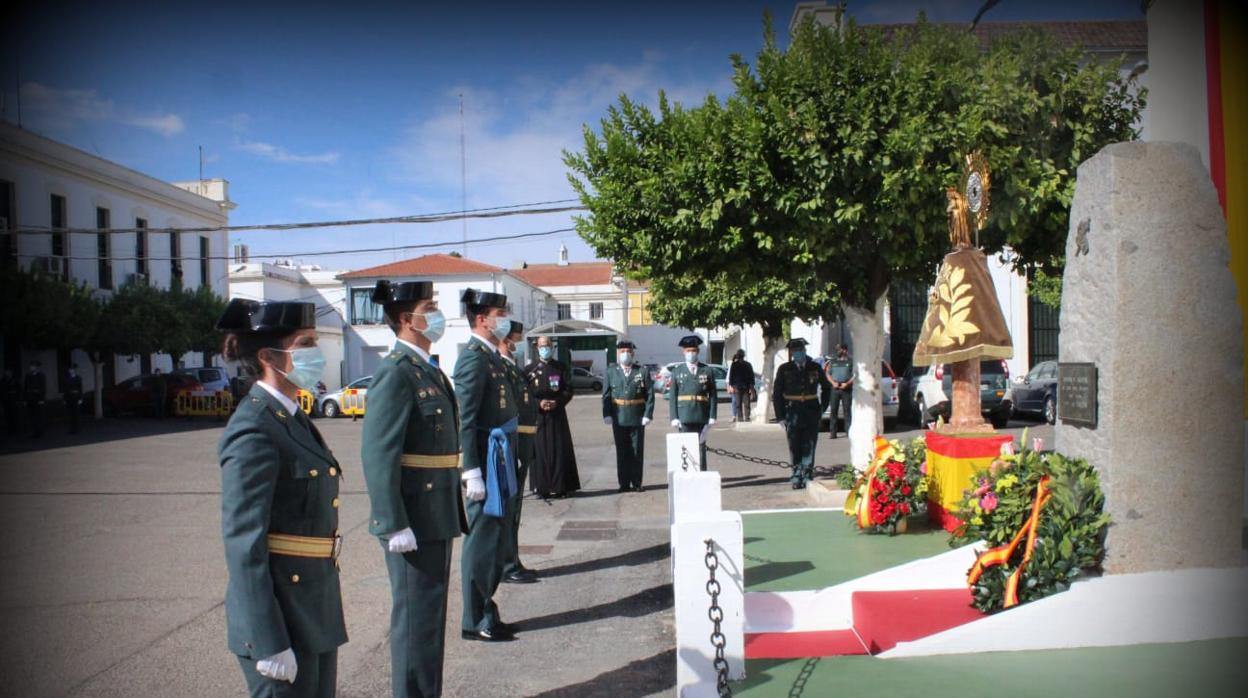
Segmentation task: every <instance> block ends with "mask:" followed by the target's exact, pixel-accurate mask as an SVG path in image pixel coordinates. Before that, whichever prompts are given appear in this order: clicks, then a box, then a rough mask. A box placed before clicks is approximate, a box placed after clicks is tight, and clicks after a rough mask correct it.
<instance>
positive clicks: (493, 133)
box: [0, 0, 1143, 269]
mask: <svg viewBox="0 0 1248 698" xmlns="http://www.w3.org/2000/svg"><path fill="white" fill-rule="evenodd" d="M23 4H25V5H29V6H30V7H25V8H22V9H20V10H19V9H6V10H5V11H4V12H5V14H4V17H5V21H4V22H3V25H4V29H3V30H0V33H2V35H3V39H4V41H3V48H0V52H3V54H2V59H3V62H4V66H3V68H4V70H3V71H2V73H0V90H2V91H3V96H4V100H3V105H4V109H3V118H4V119H5V120H8V121H16V119H17V115H16V99H15V96H16V95H15V93H16V85H17V83H18V78H17V76H18V74H19V65H20V81H21V84H22V122H23V125H24V126H25V127H26V128H29V129H31V130H34V131H37V132H39V133H42V134H44V135H47V136H49V137H52V138H55V139H57V140H61V141H64V142H67V143H69V144H71V145H73V146H76V147H78V148H81V149H83V150H85V151H87V152H90V153H96V154H99V155H100V156H102V157H105V158H107V159H110V160H114V161H116V162H119V163H121V164H123V165H126V166H128V167H131V168H134V169H136V170H139V171H141V172H144V173H147V174H150V175H152V176H154V177H157V178H160V179H165V180H170V181H174V180H185V179H194V178H195V177H196V176H197V170H198V151H197V148H198V146H201V145H202V146H203V148H204V153H205V165H204V174H205V176H207V177H223V178H225V179H228V180H229V181H230V192H231V198H233V199H234V200H235V201H236V202H237V203H238V208H237V209H236V210H235V211H234V212H233V214H232V217H231V223H233V224H255V223H278V222H292V221H318V220H334V219H346V218H352V219H354V218H373V217H382V216H398V215H410V214H419V213H430V212H441V211H453V210H457V209H459V207H460V196H461V195H460V151H459V128H460V122H459V117H458V95H460V94H462V95H463V96H464V102H465V131H466V144H467V148H466V152H467V170H468V175H467V183H468V186H467V205H468V208H477V207H488V206H498V205H511V204H520V203H526V202H534V201H547V200H555V199H564V198H569V197H570V196H571V195H572V192H571V189H570V188H569V186H568V184H567V181H566V174H565V170H564V168H563V165H562V163H561V159H560V151H561V149H563V148H576V147H577V146H578V145H579V144H580V138H581V135H580V134H581V131H580V129H581V125H582V124H584V123H590V124H596V123H597V120H598V118H599V117H600V116H601V115H602V113H603V112H604V111H605V109H606V108H607V107H608V106H609V105H610V104H612V103H613V102H614V101H615V98H616V96H617V95H618V94H620V93H622V92H623V93H627V94H629V95H630V96H632V97H634V98H637V99H641V100H642V101H646V102H651V103H652V102H653V101H654V96H655V95H656V93H657V91H658V90H659V89H664V90H666V91H667V92H668V94H669V95H671V96H672V97H673V98H675V99H677V100H679V101H684V102H693V101H699V100H701V99H702V98H703V97H704V96H705V95H706V93H708V92H714V93H717V94H725V93H727V92H728V91H729V89H730V83H729V74H730V66H729V61H728V56H729V54H731V53H741V54H743V55H745V56H746V57H747V59H748V58H749V57H751V56H752V55H753V54H754V53H755V52H756V51H757V50H758V48H759V47H760V45H761V36H762V16H763V12H764V10H767V9H769V10H770V11H771V13H772V16H773V17H774V18H775V24H776V26H777V27H778V28H781V29H783V28H784V27H786V26H787V25H788V21H789V18H790V16H791V14H792V12H793V8H794V7H795V5H796V3H794V2H743V1H734V0H721V1H719V2H673V1H671V0H669V1H668V2H663V3H656V2H599V3H590V2H531V3H525V2H519V1H515V2H508V3H503V2H491V1H480V2H459V3H449V2H419V1H409V2H370V1H367V0H357V1H355V2H350V3H346V2H317V1H315V0H311V1H306V2H270V3H259V2H252V3H236V2H215V3H209V4H206V5H205V4H194V3H180V2H154V1H153V2H110V3H101V2H78V3H66V2H55V1H49V2H43V3H23ZM981 4H982V2H981V0H943V1H934V2H891V1H887V0H879V1H876V2H853V1H851V2H849V3H848V5H849V12H850V14H852V15H854V16H855V17H857V18H858V19H859V21H862V22H899V21H910V20H913V18H914V17H915V16H916V14H917V13H918V12H919V11H920V10H923V11H925V12H926V13H927V15H928V17H929V19H932V20H934V21H959V22H961V21H969V20H970V18H971V17H973V16H974V14H975V12H976V10H977V9H978V8H979V6H980V5H981ZM36 5H37V7H36ZM14 13H20V14H14ZM1142 17H1143V15H1142V14H1141V11H1140V2H1139V0H1116V1H1104V2H1100V1H1096V0H1087V1H1085V2H1070V1H1065V0H1062V1H1056V2H1046V3H1035V2H1028V1H1024V0H1002V2H1000V4H998V5H997V6H996V7H995V8H993V9H992V10H991V11H990V12H989V14H988V15H987V17H986V19H985V21H993V20H995V21H1005V20H1055V19H1142ZM19 57H20V64H19ZM568 227H571V221H570V219H569V216H568V215H567V214H552V215H542V216H528V217H514V218H509V219H501V220H488V221H469V223H468V236H469V239H470V240H471V239H473V238H481V237H488V236H498V235H506V234H512V233H528V232H539V231H548V230H556V229H560V228H568ZM462 234H463V228H462V224H461V223H459V222H447V223H438V224H431V225H421V226H413V225H388V226H371V227H360V228H343V229H330V230H313V231H286V232H250V233H246V232H245V233H236V234H235V235H234V236H233V237H232V240H233V241H237V242H244V243H247V244H248V245H249V246H250V248H251V251H252V254H253V256H254V255H259V254H290V255H292V256H295V257H298V258H300V259H302V260H303V261H305V262H308V263H313V262H315V263H319V264H322V265H325V266H327V267H330V268H339V269H358V268H362V267H365V266H371V265H373V264H379V263H383V262H388V261H392V260H393V259H396V258H399V259H401V258H405V257H410V256H416V255H418V254H423V253H424V252H423V251H422V252H416V251H413V252H401V253H390V252H386V253H370V254H353V255H334V256H329V257H313V256H310V255H307V254H302V253H310V252H314V251H325V250H341V249H351V248H364V247H386V246H392V245H404V244H422V243H432V242H440V241H456V242H457V241H459V240H460V238H461V236H462ZM560 243H563V244H566V245H567V246H568V248H569V250H570V251H571V256H572V259H573V260H574V261H583V260H587V259H591V258H592V257H593V252H592V250H591V249H590V248H589V247H588V246H587V245H585V244H584V243H583V242H582V241H581V240H580V239H579V238H577V237H576V235H575V234H574V233H567V234H563V235H561V236H557V237H549V238H541V239H538V240H530V241H525V242H512V243H489V244H481V245H470V246H469V253H468V256H470V257H472V258H474V259H479V260H481V261H485V262H490V263H493V264H497V265H500V266H510V265H512V264H514V263H516V262H519V261H521V260H524V261H528V262H551V261H554V260H555V256H556V251H557V249H558V247H559V245H560ZM458 247H459V246H458V244H454V245H451V246H447V247H445V248H442V251H448V250H450V249H458Z"/></svg>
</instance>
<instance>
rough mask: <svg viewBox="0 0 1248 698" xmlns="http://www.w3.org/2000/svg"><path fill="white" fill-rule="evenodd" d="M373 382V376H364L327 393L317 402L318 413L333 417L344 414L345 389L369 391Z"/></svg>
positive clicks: (365, 392)
mask: <svg viewBox="0 0 1248 698" xmlns="http://www.w3.org/2000/svg"><path fill="white" fill-rule="evenodd" d="M372 382H373V377H372V376H364V377H363V378H357V379H355V380H354V381H352V382H351V383H350V384H348V385H347V387H345V388H342V389H341V390H335V391H334V392H332V393H325V394H324V395H322V396H321V397H320V400H319V401H318V402H317V405H316V411H317V413H318V414H320V415H322V416H325V417H329V418H330V419H333V418H334V417H337V416H339V415H341V414H342V393H343V391H345V390H358V391H360V395H365V394H367V393H368V386H369V384H371V383H372Z"/></svg>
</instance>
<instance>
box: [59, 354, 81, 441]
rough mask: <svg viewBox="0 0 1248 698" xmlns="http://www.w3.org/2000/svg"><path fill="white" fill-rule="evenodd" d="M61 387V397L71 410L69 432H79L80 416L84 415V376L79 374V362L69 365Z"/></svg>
mask: <svg viewBox="0 0 1248 698" xmlns="http://www.w3.org/2000/svg"><path fill="white" fill-rule="evenodd" d="M61 388H62V389H61V399H62V400H64V402H65V409H66V410H68V411H69V433H71V434H77V433H78V418H79V417H80V416H81V415H82V376H80V375H78V364H70V365H69V370H68V371H66V372H65V382H64V384H62V386H61Z"/></svg>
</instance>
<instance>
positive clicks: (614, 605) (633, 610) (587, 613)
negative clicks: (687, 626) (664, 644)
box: [515, 546, 672, 695]
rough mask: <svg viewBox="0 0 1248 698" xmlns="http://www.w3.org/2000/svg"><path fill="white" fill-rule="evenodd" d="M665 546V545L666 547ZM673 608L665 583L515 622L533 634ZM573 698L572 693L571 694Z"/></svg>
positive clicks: (519, 628)
mask: <svg viewBox="0 0 1248 698" xmlns="http://www.w3.org/2000/svg"><path fill="white" fill-rule="evenodd" d="M665 547H666V546H665ZM671 607H672V585H671V584H662V585H659V586H655V587H650V588H649V589H645V590H643V591H639V592H637V593H636V594H632V595H631V596H625V597H624V598H622V599H616V600H615V601H609V602H607V603H602V604H598V605H597V606H590V607H589V608H578V609H574V610H571V611H560V612H559V613H551V614H548V615H545V616H538V617H536V618H529V619H527V620H522V621H519V622H516V623H515V626H516V629H517V630H519V631H520V632H522V633H523V632H532V631H534V630H545V629H547V628H562V627H564V626H568V625H576V624H578V623H589V622H592V621H600V620H603V619H605V618H617V617H619V618H641V617H642V616H648V615H651V614H653V613H658V612H660V611H666V610H668V609H669V608H671ZM568 695H573V694H568Z"/></svg>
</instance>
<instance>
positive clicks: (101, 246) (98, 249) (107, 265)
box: [95, 208, 113, 289]
mask: <svg viewBox="0 0 1248 698" xmlns="http://www.w3.org/2000/svg"><path fill="white" fill-rule="evenodd" d="M109 218H110V215H109V211H108V209H106V208H96V209H95V227H96V228H98V229H99V230H105V231H107V230H108V229H109V228H110V227H112V226H111V225H110V223H109ZM95 256H96V264H97V265H98V269H99V272H100V280H99V283H98V286H99V287H100V288H103V289H111V288H112V287H113V258H112V240H111V235H110V234H109V233H107V232H103V233H96V234H95Z"/></svg>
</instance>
